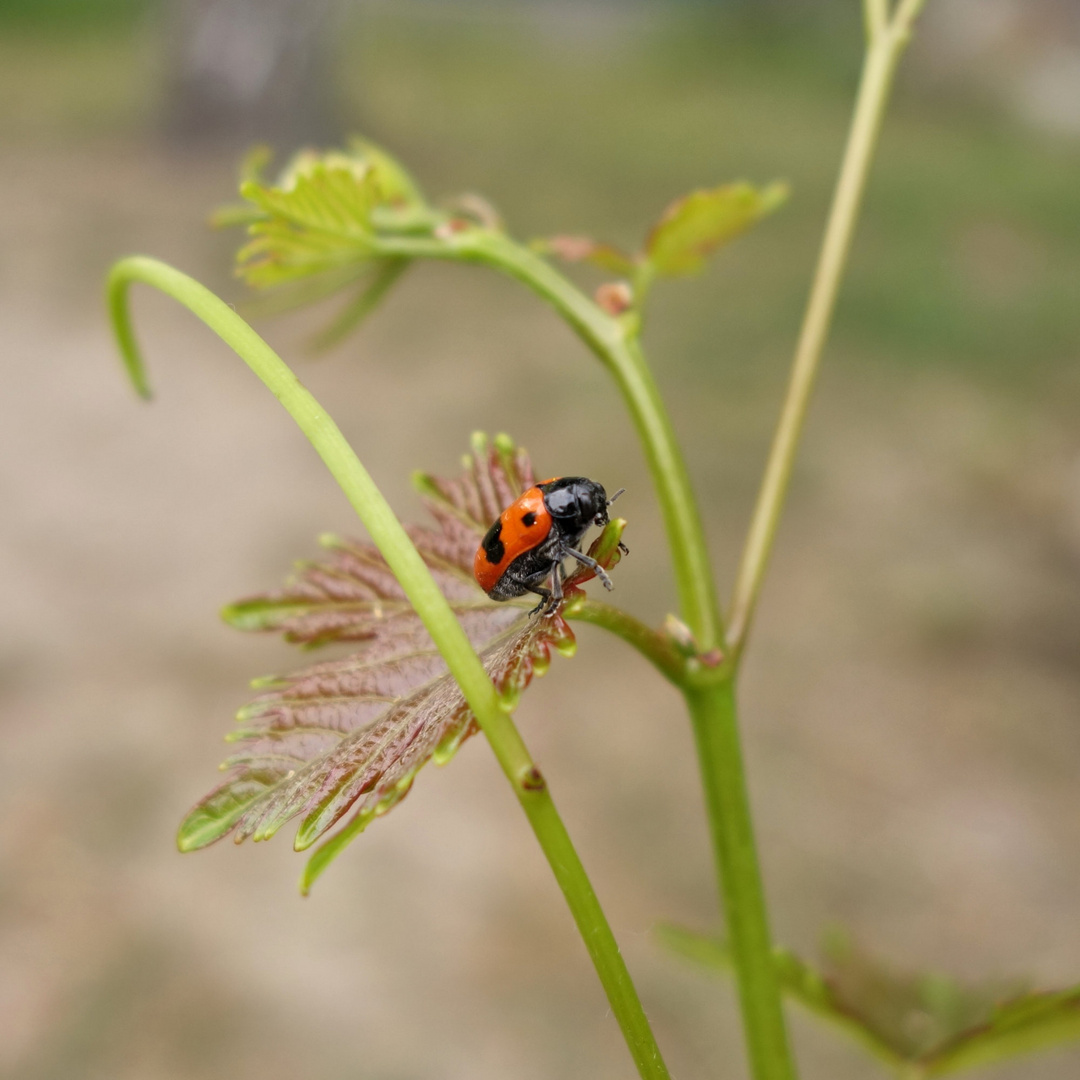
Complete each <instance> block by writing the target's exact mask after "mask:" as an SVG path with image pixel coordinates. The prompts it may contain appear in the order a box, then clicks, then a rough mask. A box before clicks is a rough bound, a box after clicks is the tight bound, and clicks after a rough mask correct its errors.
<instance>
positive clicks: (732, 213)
mask: <svg viewBox="0 0 1080 1080" xmlns="http://www.w3.org/2000/svg"><path fill="white" fill-rule="evenodd" d="M786 198H787V187H786V186H785V185H784V184H770V185H769V186H768V187H766V188H763V189H759V188H755V187H753V186H752V185H751V184H745V183H738V184H724V185H722V186H720V187H716V188H710V189H707V190H704V189H703V190H698V191H692V192H690V194H689V195H684V196H683V197H682V198H681V199H676V200H675V202H673V203H672V204H671V205H670V206H669V207H668V208H667V209H666V210H665V211H664V213H663V216H662V217H661V218H660V220H659V221H658V222H657V223H656V224H655V225H654V226H653V228H652V231H651V232H650V233H649V237H648V239H647V240H646V242H645V257H646V259H647V260H648V263H649V266H650V267H651V269H652V272H653V273H654V274H656V275H657V276H659V277H687V276H690V275H693V274H697V273H700V272H701V271H702V270H703V269H704V268H705V260H706V258H707V257H708V256H709V255H711V254H712V253H713V252H714V251H715V250H716V249H717V248H719V247H721V246H722V245H724V244H726V243H728V242H729V241H731V240H733V239H735V237H736V236H738V235H739V234H740V233H742V232H745V231H746V230H747V229H748V228H750V226H751V225H754V224H755V223H757V222H758V221H760V220H761V218H763V217H764V216H765V215H766V214H769V213H771V212H772V211H773V210H775V209H776V208H777V207H778V206H780V205H781V203H783V202H784V200H785V199H786Z"/></svg>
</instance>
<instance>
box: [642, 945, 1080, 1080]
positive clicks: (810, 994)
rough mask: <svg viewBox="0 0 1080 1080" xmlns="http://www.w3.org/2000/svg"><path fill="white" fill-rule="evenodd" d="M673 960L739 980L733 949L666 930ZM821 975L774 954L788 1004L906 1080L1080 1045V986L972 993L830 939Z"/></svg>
mask: <svg viewBox="0 0 1080 1080" xmlns="http://www.w3.org/2000/svg"><path fill="white" fill-rule="evenodd" d="M658 937H659V939H660V941H661V942H662V943H663V944H664V945H666V946H667V947H668V948H669V949H671V950H672V951H673V952H675V953H678V954H679V955H680V956H684V957H686V958H687V959H689V960H693V961H694V962H696V963H699V964H702V965H704V966H705V967H709V968H712V969H714V970H719V971H724V972H730V971H731V964H732V959H731V952H730V949H729V948H728V945H727V943H726V942H725V941H724V940H723V939H721V938H717V937H710V936H707V935H703V934H697V933H694V932H693V931H690V930H685V929H683V928H681V927H677V926H662V927H660V928H659V930H658ZM824 953H825V959H824V963H823V965H822V969H821V971H820V972H818V971H816V970H814V968H813V967H811V966H810V965H809V964H807V963H806V962H805V961H804V960H801V959H800V958H799V957H798V956H796V955H795V954H794V953H791V952H789V951H788V950H786V949H781V948H777V949H776V950H775V953H774V959H775V963H776V973H777V977H778V979H779V980H780V985H781V988H782V990H783V992H784V993H785V994H787V995H788V996H789V997H791V998H793V999H794V1000H795V1001H797V1002H799V1004H800V1005H803V1006H804V1007H805V1008H807V1009H809V1010H810V1011H811V1012H813V1013H815V1014H817V1015H818V1016H821V1017H824V1018H825V1019H827V1020H830V1021H831V1022H833V1023H835V1024H836V1025H838V1026H839V1027H841V1028H842V1029H844V1030H845V1031H847V1032H848V1034H850V1035H851V1036H853V1037H854V1038H855V1039H857V1040H858V1041H859V1042H860V1043H862V1044H863V1045H864V1046H866V1047H867V1048H868V1049H869V1050H871V1051H872V1052H873V1053H874V1054H875V1055H876V1056H877V1057H879V1058H880V1059H881V1060H882V1061H884V1062H886V1063H887V1064H889V1065H890V1066H892V1067H893V1068H894V1069H896V1070H897V1071H898V1072H899V1073H902V1074H903V1075H904V1076H917V1077H924V1078H926V1080H929V1078H930V1077H935V1076H946V1075H949V1074H951V1073H956V1072H959V1071H961V1070H963V1069H968V1068H972V1067H974V1066H977V1065H990V1064H993V1063H994V1062H997V1061H1003V1060H1005V1059H1007V1058H1011V1057H1015V1056H1017V1055H1020V1054H1025V1053H1030V1052H1032V1051H1035V1050H1041V1049H1048V1048H1050V1047H1053V1046H1057V1045H1059V1044H1061V1043H1065V1042H1071V1041H1073V1040H1075V1039H1077V1038H1078V1037H1080V985H1078V986H1071V987H1067V988H1066V989H1064V990H1048V991H1032V990H1030V989H1028V988H1027V985H1026V982H1025V981H1024V980H1018V979H1013V980H1009V981H1002V982H987V983H975V984H965V983H961V982H958V981H957V980H955V979H952V978H950V977H949V976H947V975H942V974H939V973H936V972H923V973H917V972H905V971H900V970H898V969H896V968H893V967H890V966H889V965H886V964H884V963H882V962H881V961H880V960H878V959H877V958H876V957H874V956H873V955H872V954H870V953H868V952H866V951H865V950H863V949H860V948H858V947H857V946H856V945H855V944H854V943H853V942H852V941H851V940H850V939H849V938H848V937H847V935H845V934H842V933H839V932H835V933H833V934H831V935H829V937H828V938H827V939H826V942H825V946H824Z"/></svg>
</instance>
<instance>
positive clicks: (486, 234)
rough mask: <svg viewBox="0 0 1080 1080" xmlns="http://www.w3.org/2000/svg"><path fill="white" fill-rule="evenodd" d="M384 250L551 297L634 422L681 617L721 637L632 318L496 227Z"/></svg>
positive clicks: (705, 639) (687, 500) (708, 575)
mask: <svg viewBox="0 0 1080 1080" xmlns="http://www.w3.org/2000/svg"><path fill="white" fill-rule="evenodd" d="M376 243H377V249H378V252H379V253H380V254H382V255H403V256H410V257H413V258H433V259H454V260H457V261H463V262H478V263H483V264H485V265H487V266H492V267H494V268H495V269H497V270H501V271H502V272H503V273H505V274H508V275H509V276H510V277H513V278H516V279H517V280H518V281H520V282H522V283H523V284H525V285H527V286H528V287H529V288H530V289H532V291H533V292H535V293H536V294H537V295H538V296H540V297H542V298H543V299H544V300H546V301H547V302H548V303H549V304H551V305H552V306H553V307H554V308H555V309H556V311H558V313H559V314H560V315H561V316H562V317H563V319H565V320H566V322H567V323H569V325H570V327H571V328H572V329H573V330H574V331H575V333H577V335H578V337H580V338H581V340H582V341H584V343H585V344H586V345H587V346H588V347H589V348H590V349H591V350H592V352H593V353H594V354H595V355H596V356H597V357H598V358H599V359H600V361H601V362H602V363H603V364H604V366H605V367H606V368H607V369H608V371H609V372H611V374H612V376H613V377H614V379H615V382H616V384H617V385H618V387H619V389H620V391H621V392H622V395H623V399H624V401H625V402H626V405H627V408H628V409H629V410H630V415H631V417H632V419H633V422H634V427H635V428H636V429H637V433H638V437H639V438H640V439H641V444H642V447H643V448H644V451H645V459H646V461H647V462H648V466H649V472H650V474H651V476H652V480H653V485H654V487H655V489H656V494H657V499H658V500H659V503H660V512H661V514H662V515H663V519H664V528H665V531H666V533H667V539H668V546H669V548H670V550H671V557H672V562H673V564H674V572H675V583H676V586H677V588H678V592H679V605H680V611H681V614H682V617H683V619H684V621H685V622H686V624H687V625H688V626H689V627H690V629H691V630H692V631H693V633H694V637H695V638H696V639H697V642H698V645H699V646H700V648H701V650H702V651H703V652H709V651H710V650H712V649H714V648H716V647H717V646H718V645H720V644H721V642H722V640H723V632H724V630H723V620H722V618H721V615H720V607H719V604H718V602H717V596H716V586H715V584H714V582H713V573H712V565H711V563H710V561H709V553H708V547H707V545H706V543H705V532H704V529H703V528H702V525H701V518H700V516H699V514H698V510H697V501H696V500H695V498H694V493H693V490H692V488H691V486H690V477H689V474H688V473H687V470H686V463H685V461H684V460H683V455H682V450H681V449H680V447H679V444H678V441H677V439H676V438H675V432H674V429H673V428H672V426H671V421H670V419H669V418H668V415H667V410H666V409H665V407H664V403H663V400H662V398H661V397H660V392H659V390H658V389H657V387H656V382H655V380H654V379H653V376H652V372H651V371H650V370H649V367H648V365H647V364H646V362H645V359H644V356H643V355H642V352H641V346H640V343H639V342H638V337H637V324H636V317H634V318H631V319H628V320H620V319H617V318H614V317H613V316H611V315H608V314H607V313H606V312H605V311H603V310H602V309H601V308H600V307H598V306H597V305H596V304H594V303H593V302H592V301H591V300H590V299H589V298H588V297H587V296H585V294H584V293H582V292H581V290H580V289H578V288H577V287H576V286H575V285H574V284H573V283H572V282H570V281H569V280H568V279H567V278H565V277H563V275H562V274H560V273H559V272H558V271H557V270H555V269H554V268H553V267H552V266H551V265H550V264H549V263H547V262H545V261H544V260H543V259H542V258H540V257H539V256H538V255H536V254H535V253H534V252H532V251H530V250H529V249H528V248H525V247H522V246H521V245H520V244H517V243H515V242H514V241H513V240H511V239H510V238H509V237H507V236H505V235H504V234H502V233H497V232H493V231H491V230H488V229H466V230H464V231H463V232H460V233H454V234H451V235H450V236H449V237H447V238H445V239H439V240H428V239H420V238H411V237H403V238H382V237H380V238H379V239H378V240H377V241H376Z"/></svg>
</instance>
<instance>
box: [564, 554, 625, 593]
mask: <svg viewBox="0 0 1080 1080" xmlns="http://www.w3.org/2000/svg"><path fill="white" fill-rule="evenodd" d="M566 553H567V555H570V556H571V557H572V558H574V559H577V561H578V562H579V563H581V564H582V565H583V566H587V567H588V568H589V569H590V570H591V571H592V572H593V573H594V574H595V575H596V576H597V577H598V578H599V579H600V580H601V581H602V582H603V583H604V588H605V589H607V591H608V592H611V590H612V589H614V588H615V586H614V585H613V584H612V581H611V578H609V577H608V575H607V571H606V570H605V569H604V568H603V567H602V566H601V565H600V564H599V563H598V562H597V561H596V560H595V559H594V558H592V557H591V556H589V555H586V554H585V553H584V552H581V551H578V550H577V549H576V548H572V547H568V548H567V549H566Z"/></svg>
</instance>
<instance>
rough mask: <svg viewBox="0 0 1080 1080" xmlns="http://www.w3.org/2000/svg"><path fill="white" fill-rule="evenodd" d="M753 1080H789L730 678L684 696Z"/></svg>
mask: <svg viewBox="0 0 1080 1080" xmlns="http://www.w3.org/2000/svg"><path fill="white" fill-rule="evenodd" d="M684 693H685V696H686V703H687V707H688V708H689V710H690V718H691V721H692V723H693V727H694V739H695V741H696V744H697V752H698V761H699V763H700V765H701V781H702V785H703V788H704V792H705V805H706V809H707V810H708V817H709V829H710V833H711V835H712V843H713V852H714V855H715V861H716V869H717V878H718V881H719V887H720V892H721V895H722V896H723V897H724V913H725V916H726V919H727V927H728V938H729V940H730V942H731V954H732V959H733V961H734V964H735V978H736V982H737V984H738V988H739V1003H740V1005H741V1006H742V1015H743V1027H744V1030H745V1032H746V1044H747V1050H748V1053H749V1056H750V1064H751V1070H752V1075H753V1076H754V1078H755V1080H794V1077H795V1066H794V1063H793V1061H792V1057H791V1050H790V1047H789V1045H788V1038H787V1030H786V1028H785V1025H784V1014H783V1010H782V1007H781V1001H780V987H779V985H778V983H777V980H776V968H775V965H774V964H773V955H772V936H771V934H770V932H769V920H768V914H767V910H766V907H765V890H764V887H763V885H762V881H761V870H760V867H759V866H758V857H757V846H756V844H755V842H754V829H753V822H752V818H751V815H750V802H749V798H748V795H747V790H746V778H745V772H744V768H743V759H742V749H741V746H740V742H739V726H738V716H737V712H736V706H735V686H734V679H733V678H728V679H727V681H725V682H723V683H720V684H719V685H716V686H712V687H707V688H703V689H699V690H694V689H687V690H685V691H684Z"/></svg>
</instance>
